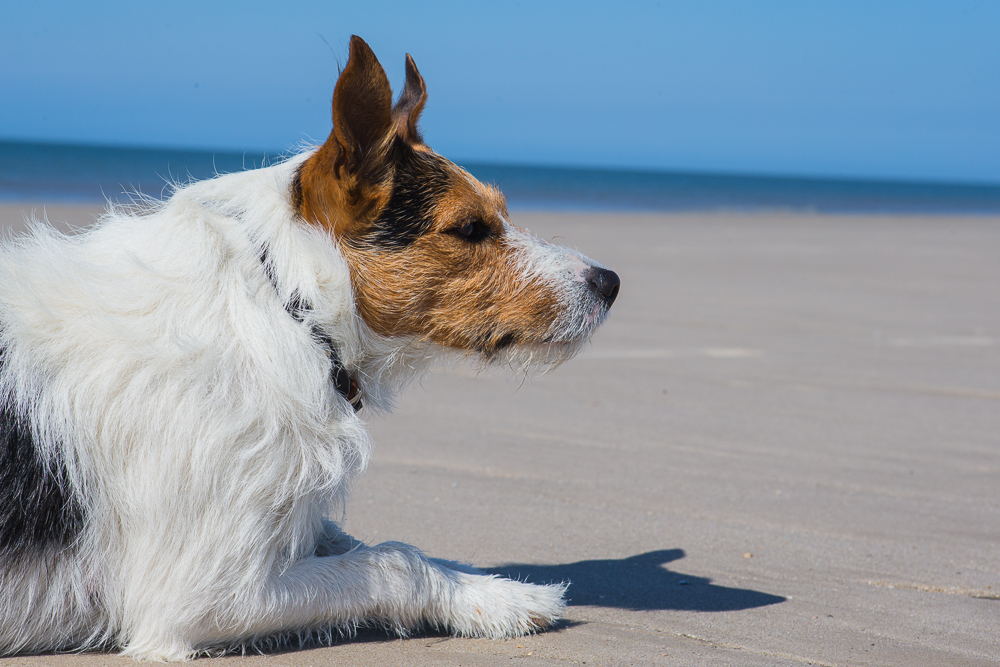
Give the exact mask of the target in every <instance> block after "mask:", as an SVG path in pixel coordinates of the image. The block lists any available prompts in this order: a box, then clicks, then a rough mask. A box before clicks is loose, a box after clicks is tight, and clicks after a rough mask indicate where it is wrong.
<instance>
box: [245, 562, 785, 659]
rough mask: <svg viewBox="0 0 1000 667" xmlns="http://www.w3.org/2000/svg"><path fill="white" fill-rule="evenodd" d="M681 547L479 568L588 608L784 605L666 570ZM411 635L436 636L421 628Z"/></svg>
mask: <svg viewBox="0 0 1000 667" xmlns="http://www.w3.org/2000/svg"><path fill="white" fill-rule="evenodd" d="M684 555H685V554H684V550H683V549H661V550H659V551H648V552H646V553H644V554H639V555H637V556H630V557H629V558H620V559H617V560H615V559H602V560H583V561H578V562H576V563H566V564H561V565H532V564H529V563H510V564H507V565H500V566H498V567H491V568H482V569H481V570H480V571H481V572H486V573H488V574H496V575H500V576H504V577H509V578H511V579H519V580H521V581H529V582H531V583H535V584H548V583H559V582H569V584H570V587H569V591H568V593H567V598H568V603H569V604H570V605H571V606H574V605H576V606H583V605H592V606H596V607H616V608H619V609H630V610H656V609H664V610H666V609H672V610H676V611H699V612H712V611H740V610H744V609H754V608H756V607H765V606H767V605H772V604H777V603H779V602H784V601H785V598H783V597H781V596H780V595H771V594H770V593H762V592H760V591H754V590H750V589H747V588H729V587H728V586H717V585H715V584H713V583H712V582H711V579H708V578H706V577H693V576H691V575H687V574H680V573H677V572H671V571H670V570H668V569H666V568H665V567H663V565H664V564H665V563H670V562H673V561H675V560H679V559H681V558H684ZM579 624H580V622H579V621H567V620H561V621H559V622H557V623H556V625H555V626H554V627H553V628H552V630H554V631H557V632H558V631H560V630H563V629H565V628H569V627H573V626H575V625H579ZM409 636H410V637H440V636H441V633H439V632H435V631H433V630H429V629H425V630H422V631H417V632H415V633H412V634H411V635H409ZM396 639H398V635H396V634H395V633H394V632H392V631H390V630H387V629H384V628H378V627H367V628H365V627H363V628H359V629H358V630H357V632H355V633H349V634H348V635H346V636H344V635H339V636H338V635H337V634H336V633H328V634H325V635H322V636H321V635H311V636H297V637H293V638H285V640H276V641H275V642H274V644H273V645H267V646H265V645H258V646H256V647H255V650H256V651H259V652H261V653H286V652H294V651H300V650H303V649H311V648H320V647H323V646H331V645H333V644H338V643H352V644H356V643H367V642H386V641H395V640H396Z"/></svg>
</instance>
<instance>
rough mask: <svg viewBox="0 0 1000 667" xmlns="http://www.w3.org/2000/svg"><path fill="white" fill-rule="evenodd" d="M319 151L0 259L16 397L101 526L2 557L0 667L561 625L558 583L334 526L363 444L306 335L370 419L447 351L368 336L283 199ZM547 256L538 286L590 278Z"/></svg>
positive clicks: (364, 455)
mask: <svg viewBox="0 0 1000 667" xmlns="http://www.w3.org/2000/svg"><path fill="white" fill-rule="evenodd" d="M306 157H307V154H304V155H301V156H298V157H295V158H292V159H291V160H289V161H287V162H284V163H282V164H279V165H277V166H273V167H269V168H266V169H260V170H256V171H249V172H244V173H238V174H232V175H228V176H222V177H219V178H215V179H212V180H209V181H203V182H199V183H194V184H192V185H188V186H186V187H183V188H180V189H179V190H178V191H177V192H176V193H175V194H174V195H173V196H172V197H171V198H170V199H169V200H167V201H166V202H164V203H162V204H158V205H156V206H155V207H153V208H152V209H151V210H148V211H146V212H144V213H142V214H141V215H134V214H132V213H130V212H128V211H125V210H121V209H113V210H111V211H110V212H109V213H108V214H107V215H106V216H105V217H104V218H103V219H102V220H100V221H99V223H98V224H97V225H96V227H95V228H94V229H92V230H91V231H88V232H86V233H83V234H80V235H78V236H74V237H67V236H62V235H60V234H58V233H56V232H54V231H52V230H50V229H48V228H46V227H45V226H42V225H38V226H35V227H34V229H33V230H32V231H31V233H30V234H29V235H28V236H25V237H23V238H19V239H16V240H14V241H13V242H10V243H7V244H6V246H5V247H4V248H3V249H2V252H0V347H2V348H4V349H5V355H6V362H5V365H4V366H3V372H2V374H0V398H2V397H4V396H8V397H9V396H16V397H18V400H19V402H20V405H19V406H18V409H19V412H21V413H22V414H25V415H28V416H29V417H30V427H31V431H32V435H33V437H34V440H35V442H36V443H37V444H38V446H39V447H40V449H41V451H42V452H43V453H44V456H45V458H46V460H51V461H54V460H61V461H63V462H64V464H65V466H66V469H67V473H68V475H67V477H68V485H69V486H70V488H71V489H72V491H73V493H74V494H75V496H76V497H78V498H81V499H82V502H83V505H84V510H85V514H86V522H85V526H84V529H83V530H82V532H81V533H80V534H79V536H78V538H77V540H76V541H75V542H74V543H73V544H72V545H71V546H70V547H69V548H67V549H65V550H62V551H60V552H53V551H50V552H47V553H45V554H43V555H42V556H41V557H39V558H31V559H20V560H17V561H14V562H2V563H0V652H2V653H14V652H22V651H39V650H51V649H58V648H88V647H100V646H112V647H117V648H119V649H120V650H122V651H123V652H124V653H125V654H127V655H130V656H134V657H136V658H143V659H152V660H183V659H187V658H190V657H192V656H193V655H195V654H197V653H198V652H200V651H205V650H211V649H216V648H220V647H221V648H225V647H230V646H237V645H241V644H245V643H248V642H253V641H255V640H257V639H259V638H263V637H268V636H272V635H275V634H280V633H296V632H309V631H315V630H319V631H322V630H323V629H324V628H343V629H347V630H350V629H352V628H354V627H356V626H357V625H359V624H365V623H376V624H384V625H386V626H388V627H391V628H394V629H396V630H398V631H399V632H400V633H404V632H406V631H407V630H410V629H414V628H417V627H421V626H427V627H432V628H440V629H445V630H447V631H449V632H452V633H454V634H456V635H462V636H474V637H493V638H500V637H509V636H514V635H520V634H524V633H527V632H531V631H533V630H534V629H536V628H538V627H541V626H546V625H549V624H551V623H552V622H553V621H554V620H555V619H557V618H558V616H559V614H560V613H561V611H562V608H563V604H564V603H563V600H562V595H563V592H564V590H565V586H561V585H553V586H535V585H529V584H525V583H520V582H516V581H510V580H507V579H502V578H498V577H493V576H487V575H483V574H477V573H476V571H475V570H472V569H471V568H467V567H463V566H458V565H455V564H449V563H445V562H443V561H435V560H430V559H428V558H426V557H424V556H423V555H422V554H421V553H420V552H419V551H418V550H416V549H415V548H414V547H410V546H407V545H403V544H396V543H386V544H380V545H377V546H366V545H363V544H360V543H358V542H356V541H355V540H353V539H352V538H350V537H348V536H346V535H344V534H342V533H341V532H340V530H339V529H338V527H337V526H336V525H335V524H333V523H331V522H329V521H327V520H326V518H325V517H326V516H327V513H328V512H329V510H330V509H331V507H335V506H336V505H337V504H338V503H342V501H343V499H344V494H345V493H346V490H347V489H348V487H349V485H350V481H351V479H352V478H354V477H356V476H357V475H358V474H360V473H361V472H362V471H363V470H364V468H365V466H366V464H367V462H368V459H369V452H370V443H369V438H368V434H367V432H366V430H365V427H364V424H363V422H362V421H361V420H360V419H359V418H358V417H357V416H356V415H355V414H354V412H353V410H352V409H351V407H350V405H348V403H347V402H346V401H345V400H344V399H343V398H342V397H341V396H340V395H339V394H337V392H336V391H335V389H334V388H333V387H332V385H331V383H330V381H329V360H328V359H327V357H326V356H325V355H324V353H323V350H322V348H321V347H320V346H318V345H317V344H316V342H315V340H314V339H313V338H312V336H311V335H310V328H311V327H313V326H316V327H319V328H320V329H321V330H322V331H323V332H324V333H326V334H327V335H328V336H329V337H330V338H331V339H332V340H333V342H334V343H335V345H336V348H337V350H338V352H339V354H340V357H341V360H342V361H343V363H344V365H345V366H346V367H348V368H350V369H351V372H352V373H353V374H354V376H355V377H356V378H357V379H358V382H359V384H360V385H361V388H362V392H363V396H364V401H365V404H366V406H369V407H374V408H376V409H385V408H388V407H389V406H390V403H391V400H392V396H393V395H394V393H395V392H396V391H397V390H398V389H400V388H401V387H402V386H403V385H404V384H406V383H407V382H408V381H409V380H410V379H412V378H413V377H414V376H415V375H417V374H418V373H420V372H421V371H423V370H424V369H425V368H426V366H427V364H428V362H429V361H430V359H431V358H432V357H433V356H434V355H435V354H438V353H439V352H440V351H439V350H437V349H435V348H433V347H432V346H430V345H429V344H425V343H418V342H415V341H412V340H391V341H390V340H386V339H381V338H378V337H377V336H374V335H373V334H371V332H370V331H369V330H368V329H367V327H366V326H365V325H364V323H363V322H362V321H361V319H360V318H359V316H358V314H357V311H356V309H355V307H354V303H353V300H352V292H351V284H350V279H349V274H348V269H347V266H346V265H345V263H344V260H343V259H342V257H341V255H340V254H339V252H338V250H337V248H336V245H335V243H334V242H333V240H332V239H331V238H330V237H329V236H327V235H326V234H325V233H324V232H322V231H320V230H319V229H317V228H314V227H312V226H309V225H306V224H304V223H303V222H302V221H301V220H299V219H297V218H296V216H295V214H294V211H293V209H292V208H291V205H290V203H289V195H288V190H289V182H290V179H291V176H292V174H293V172H294V170H295V169H296V168H297V167H298V165H299V164H300V163H301V161H302V160H304V159H305V158H306ZM518 242H519V243H522V244H523V245H524V246H525V248H526V249H529V250H530V249H531V248H532V247H534V246H532V243H531V241H530V239H527V238H523V239H519V240H518ZM265 246H266V247H267V249H268V253H269V257H270V260H271V263H272V266H273V267H274V277H275V281H276V283H277V287H278V291H277V292H276V290H275V286H274V285H272V283H271V282H270V281H269V280H268V277H267V276H266V274H265V273H264V271H263V270H262V265H261V261H260V254H261V249H262V248H263V247H265ZM529 250H526V252H529ZM531 252H535V253H536V254H537V256H536V257H534V258H531V260H530V261H528V260H526V262H527V263H526V266H528V265H530V266H534V267H536V268H535V269H532V270H538V269H537V267H538V266H539V265H541V264H545V263H546V262H548V264H549V265H550V266H554V267H555V270H556V271H557V272H559V273H564V274H566V275H569V274H572V273H573V272H575V271H578V269H579V267H578V266H577V264H578V263H582V260H577V259H575V255H572V256H571V255H564V256H563V259H561V260H560V259H558V258H555V259H553V256H552V255H551V253H550V254H545V253H546V252H548V251H543V250H537V249H536V250H532V251H531ZM538 253H541V254H538ZM529 254H530V253H529ZM567 258H568V259H567ZM543 272H544V270H543ZM293 294H297V295H298V296H300V297H302V298H304V299H306V300H308V302H309V303H310V304H311V306H312V309H311V310H310V311H309V314H308V316H307V320H306V321H305V322H297V321H295V320H294V319H293V318H292V317H290V316H289V314H288V312H287V311H286V310H285V308H284V304H283V303H282V301H285V302H288V301H289V300H290V299H292V297H293ZM598 323H599V322H597V321H595V320H591V321H589V322H587V324H586V325H585V327H584V328H587V329H588V330H592V329H593V327H595V326H596V325H597V324H598ZM577 329H579V326H577ZM588 332H589V331H588ZM581 333H584V332H581V331H579V330H576V331H574V332H572V335H568V336H563V337H562V338H561V340H563V341H569V340H570V339H571V338H577V337H578V336H579V335H580V334H581ZM566 344H567V345H568V344H569V343H566ZM561 354H563V356H564V355H565V351H563V353H561Z"/></svg>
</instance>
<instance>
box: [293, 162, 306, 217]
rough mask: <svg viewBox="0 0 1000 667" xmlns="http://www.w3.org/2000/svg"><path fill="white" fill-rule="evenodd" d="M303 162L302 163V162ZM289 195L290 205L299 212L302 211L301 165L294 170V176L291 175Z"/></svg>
mask: <svg viewBox="0 0 1000 667" xmlns="http://www.w3.org/2000/svg"><path fill="white" fill-rule="evenodd" d="M303 164H304V163H303ZM290 190H291V195H292V207H293V208H294V209H295V210H296V211H299V212H301V211H302V197H303V195H302V166H301V165H299V168H298V169H296V170H295V176H293V177H292V185H291V188H290Z"/></svg>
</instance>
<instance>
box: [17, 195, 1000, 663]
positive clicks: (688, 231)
mask: <svg viewBox="0 0 1000 667" xmlns="http://www.w3.org/2000/svg"><path fill="white" fill-rule="evenodd" d="M95 210H96V209H93V208H85V207H81V208H72V207H69V208H66V207H60V208H53V207H49V208H48V211H49V217H50V218H51V219H52V220H60V221H65V222H70V223H72V224H75V225H80V224H85V223H86V222H87V221H88V220H89V219H90V218H91V217H92V216H93V214H94V211H95ZM19 211H20V207H18V206H14V205H7V206H3V207H0V224H2V225H10V224H11V223H12V221H13V222H17V221H18V220H20V213H19ZM515 221H516V222H518V223H519V224H522V225H524V226H527V227H529V228H531V229H533V230H534V231H536V232H538V233H540V234H541V235H543V236H545V237H559V238H560V239H564V240H565V241H564V242H566V243H568V244H571V245H573V246H575V247H578V248H579V249H581V250H582V251H583V252H585V253H587V254H589V255H591V256H593V257H595V258H597V259H599V260H601V261H602V262H604V263H606V264H607V265H609V266H610V267H612V268H614V269H615V270H616V271H618V273H619V274H620V275H621V278H622V284H623V286H622V292H621V296H620V297H619V300H618V302H617V303H616V304H615V307H614V309H613V311H612V313H611V317H610V320H609V321H608V323H607V325H606V326H605V327H604V328H603V329H602V330H601V331H600V332H599V333H598V335H597V336H596V337H595V338H594V341H593V345H592V346H591V347H590V348H589V349H587V350H586V351H585V352H583V353H582V354H581V355H580V356H579V357H578V358H577V359H575V360H573V361H571V362H569V363H568V364H566V365H564V366H563V367H561V368H559V369H557V370H555V371H554V372H552V373H550V374H547V375H543V376H539V377H533V378H530V379H528V380H527V381H525V382H523V383H521V382H520V380H518V379H514V380H513V381H511V380H510V379H508V378H507V377H506V376H505V375H504V374H502V373H501V374H496V375H481V376H479V377H476V375H475V374H474V373H472V372H469V371H465V370H451V371H444V372H439V373H436V374H434V375H432V376H430V377H428V378H427V379H425V380H424V381H423V382H422V383H421V384H420V385H416V386H413V387H412V388H410V390H409V391H408V392H407V393H406V394H404V395H403V397H402V398H401V400H400V402H399V406H398V409H397V410H396V411H395V412H394V413H393V414H392V415H390V416H387V417H374V418H372V424H371V430H372V433H373V435H374V439H375V443H376V444H375V454H374V460H373V462H372V465H371V467H370V469H369V471H368V474H367V475H366V477H364V479H363V480H361V481H360V482H359V483H358V484H357V486H356V488H355V491H354V493H353V495H352V497H351V500H350V503H349V505H348V508H347V519H346V527H347V529H348V530H349V531H350V532H352V533H353V534H355V535H356V536H358V537H360V538H362V539H365V540H367V541H382V540H403V541H406V542H410V543H412V544H416V545H418V546H420V547H421V548H423V549H424V550H425V551H426V552H427V553H429V554H430V555H433V556H440V557H447V558H453V559H463V560H467V561H470V562H472V563H474V564H476V565H479V566H483V567H487V568H491V569H493V570H494V571H496V572H502V573H508V574H511V575H514V576H519V577H526V578H528V579H531V580H534V581H550V580H560V581H562V580H568V581H571V582H572V585H571V587H570V590H569V597H570V598H571V602H570V606H569V608H568V610H567V614H566V621H565V623H563V624H562V625H561V626H560V627H559V628H558V629H556V630H555V631H552V632H547V633H544V634H540V635H537V636H533V637H528V638H523V639H517V640H510V641H488V640H463V639H452V638H448V637H445V636H440V635H435V634H424V635H419V636H416V637H413V638H410V639H406V640H399V639H395V638H392V637H389V636H387V635H384V634H381V633H377V632H367V633H362V634H361V635H360V636H359V637H358V638H357V639H356V640H354V641H345V642H342V643H338V644H336V645H334V646H329V647H321V648H310V649H306V650H300V651H289V652H284V653H279V654H271V655H267V656H249V657H241V656H234V657H229V658H224V659H221V660H219V661H218V662H220V663H223V664H231V665H265V664H267V665H297V666H302V667H305V666H306V665H339V664H345V665H346V664H350V665H356V664H372V665H397V664H398V665H501V664H510V663H511V662H512V661H513V662H514V663H515V664H524V665H564V664H584V663H586V664H596V665H629V664H634V665H656V664H663V665H792V664H802V663H806V664H818V665H900V666H904V665H905V666H912V665H996V664H1000V483H998V482H1000V261H998V258H1000V219H997V218H974V217H968V218H946V217H892V216H877V217H876V216H867V217H866V216H848V217H835V216H822V215H798V214H754V215H747V214H697V215H685V214H674V215H639V214H629V215H611V214H580V215H570V214H526V213H525V214H518V215H515ZM5 662H6V663H7V664H10V665H22V664H23V665H35V666H42V665H66V666H69V665H77V664H79V665H87V666H91V665H101V664H121V665H126V664H131V663H130V661H127V660H123V659H121V658H118V657H115V656H108V655H100V654H98V655H84V656H37V657H27V658H14V659H9V660H7V661H5Z"/></svg>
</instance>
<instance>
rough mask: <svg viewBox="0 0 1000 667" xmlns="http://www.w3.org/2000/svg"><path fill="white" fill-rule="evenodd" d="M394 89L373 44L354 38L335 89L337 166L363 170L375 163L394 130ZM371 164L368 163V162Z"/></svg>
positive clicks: (334, 131) (354, 170)
mask: <svg viewBox="0 0 1000 667" xmlns="http://www.w3.org/2000/svg"><path fill="white" fill-rule="evenodd" d="M392 125H393V120H392V90H391V89H390V88H389V79H388V78H386V76H385V71H384V70H383V69H382V66H381V65H380V64H379V62H378V59H377V58H376V57H375V54H374V53H373V52H372V50H371V47H369V46H368V44H366V43H365V40H363V39H361V38H360V37H358V36H357V35H354V36H352V37H351V54H350V56H349V57H348V60H347V67H345V68H344V71H343V72H341V73H340V78H339V79H337V85H336V87H335V88H334V90H333V137H332V138H335V139H336V141H337V144H338V147H339V151H338V152H339V155H338V159H337V166H338V168H339V167H342V166H346V167H347V169H348V170H349V171H353V172H363V171H366V170H367V168H371V167H373V166H375V165H374V164H371V163H370V162H371V161H372V160H373V159H374V160H378V158H379V157H380V156H381V153H382V149H383V147H384V144H385V142H386V140H387V139H388V137H389V135H390V133H391V132H392ZM366 163H368V164H366Z"/></svg>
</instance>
